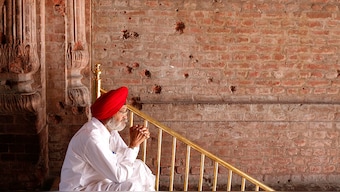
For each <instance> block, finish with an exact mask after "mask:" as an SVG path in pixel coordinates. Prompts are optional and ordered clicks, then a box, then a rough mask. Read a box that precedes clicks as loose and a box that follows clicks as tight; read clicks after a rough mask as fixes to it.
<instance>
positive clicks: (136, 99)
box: [130, 97, 143, 110]
mask: <svg viewBox="0 0 340 192" xmlns="http://www.w3.org/2000/svg"><path fill="white" fill-rule="evenodd" d="M130 102H131V105H132V106H134V107H136V108H137V109H138V110H142V107H143V105H142V103H141V101H140V97H132V98H131V100H130Z"/></svg>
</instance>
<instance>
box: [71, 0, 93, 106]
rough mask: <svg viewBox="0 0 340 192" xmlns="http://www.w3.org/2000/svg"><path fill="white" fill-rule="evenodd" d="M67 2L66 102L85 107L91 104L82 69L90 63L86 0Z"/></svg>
mask: <svg viewBox="0 0 340 192" xmlns="http://www.w3.org/2000/svg"><path fill="white" fill-rule="evenodd" d="M66 3H67V4H66V13H65V17H66V18H65V22H66V41H67V42H66V43H67V47H66V48H67V50H66V64H67V66H66V71H67V73H66V89H67V97H66V98H67V99H66V103H67V104H70V105H72V106H80V107H85V106H87V105H89V104H90V93H89V90H88V88H87V87H86V86H85V85H84V84H83V83H82V82H81V80H82V78H83V75H82V70H83V69H84V68H85V67H86V66H87V65H88V63H89V51H88V46H87V42H86V31H85V30H86V29H85V1H84V0H68V1H66Z"/></svg>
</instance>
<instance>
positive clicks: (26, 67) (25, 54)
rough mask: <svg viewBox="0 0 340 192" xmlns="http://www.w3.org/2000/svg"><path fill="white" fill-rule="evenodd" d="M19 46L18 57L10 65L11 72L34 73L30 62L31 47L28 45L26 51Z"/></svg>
mask: <svg viewBox="0 0 340 192" xmlns="http://www.w3.org/2000/svg"><path fill="white" fill-rule="evenodd" d="M21 47H22V46H18V49H17V57H15V59H14V60H13V61H12V62H10V63H9V72H12V73H28V72H30V71H32V64H31V63H30V62H29V54H30V46H29V45H26V46H25V48H24V50H23V48H21Z"/></svg>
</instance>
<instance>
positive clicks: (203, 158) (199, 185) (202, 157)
mask: <svg viewBox="0 0 340 192" xmlns="http://www.w3.org/2000/svg"><path fill="white" fill-rule="evenodd" d="M204 160H205V155H204V154H203V153H201V164H200V178H199V181H198V191H202V186H203V174H204Z"/></svg>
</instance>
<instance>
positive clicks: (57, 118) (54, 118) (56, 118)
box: [51, 115, 63, 124]
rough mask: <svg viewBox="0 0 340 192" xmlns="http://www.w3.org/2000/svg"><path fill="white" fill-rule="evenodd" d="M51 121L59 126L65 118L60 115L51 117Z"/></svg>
mask: <svg viewBox="0 0 340 192" xmlns="http://www.w3.org/2000/svg"><path fill="white" fill-rule="evenodd" d="M51 120H52V121H53V122H54V123H55V124H59V123H61V122H62V121H63V118H61V116H59V115H54V116H51Z"/></svg>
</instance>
